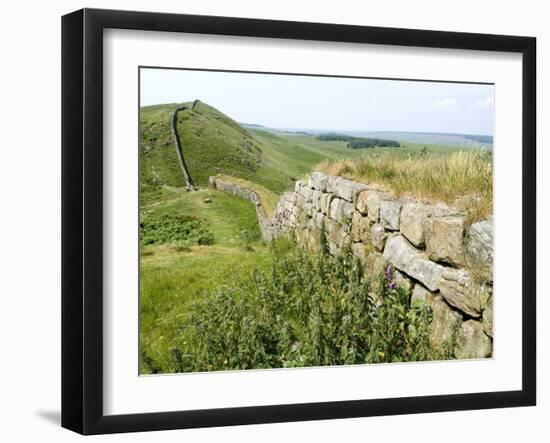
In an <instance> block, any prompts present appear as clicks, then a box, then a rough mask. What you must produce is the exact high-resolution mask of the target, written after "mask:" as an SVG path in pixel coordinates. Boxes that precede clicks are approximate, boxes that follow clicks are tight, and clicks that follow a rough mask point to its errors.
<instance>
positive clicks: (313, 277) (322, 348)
mask: <svg viewBox="0 0 550 443" xmlns="http://www.w3.org/2000/svg"><path fill="white" fill-rule="evenodd" d="M269 254H270V255H271V256H272V259H271V260H269V263H270V266H269V268H266V267H264V268H262V267H259V266H256V267H253V268H252V270H250V271H249V272H245V273H243V274H241V275H240V276H239V277H238V278H236V279H234V280H233V282H232V283H231V284H228V285H223V286H220V287H219V288H218V289H216V290H212V291H210V292H208V294H205V295H204V296H203V297H201V298H198V299H196V300H195V301H193V302H192V303H191V305H188V307H189V309H187V310H186V311H185V312H182V313H181V317H180V323H179V325H178V326H179V327H178V331H179V333H178V335H177V337H175V339H174V340H173V345H174V346H173V347H171V348H170V350H169V352H170V355H169V356H168V355H165V356H164V358H163V359H162V361H156V360H155V359H154V358H152V357H151V355H150V354H148V351H147V349H142V356H143V358H142V361H143V362H145V364H144V365H143V366H142V370H144V371H145V372H157V371H160V372H188V371H215V370H225V369H252V368H281V367H303V366H320V365H341V364H361V363H379V362H399V361H416V360H427V359H430V360H432V359H441V358H446V359H447V358H452V352H451V347H450V346H443V347H442V348H441V349H432V348H430V344H429V340H428V334H427V328H428V325H429V322H430V321H431V310H430V308H429V307H428V306H427V305H425V304H422V303H418V304H415V305H414V306H411V305H410V303H409V299H410V298H409V295H410V294H408V293H407V292H406V291H405V290H403V289H400V288H396V287H395V284H394V282H393V275H392V270H391V268H389V269H388V270H387V273H386V275H376V276H375V275H371V276H365V275H364V274H363V268H362V267H361V264H360V263H359V261H358V260H357V259H356V258H354V256H353V255H352V253H351V249H350V248H347V249H345V250H344V251H343V252H342V253H341V254H340V255H338V256H331V255H329V254H328V253H327V252H326V251H322V250H321V251H320V252H319V253H318V254H317V255H313V256H312V255H308V254H306V253H304V252H303V251H301V250H299V249H298V248H297V247H296V246H295V242H294V241H292V240H288V239H282V240H280V241H278V242H276V243H275V244H274V245H273V246H272V247H271V248H270V250H269ZM374 279H379V280H382V282H381V284H378V285H372V284H371V283H372V281H373V280H374ZM374 287H376V288H378V289H377V291H378V292H377V293H374V292H373V289H372V288H374ZM375 300H377V301H378V303H375Z"/></svg>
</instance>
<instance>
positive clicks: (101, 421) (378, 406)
mask: <svg viewBox="0 0 550 443" xmlns="http://www.w3.org/2000/svg"><path fill="white" fill-rule="evenodd" d="M108 28H118V29H132V30H147V31H171V32H185V33H198V34H216V35H226V36H248V37H267V38H279V39H301V40H316V41H327V42H329V41H332V42H352V43H369V44H377V45H398V46H411V47H413V46H415V47H424V48H427V47H429V48H453V49H470V50H482V51H502V52H511V53H519V54H522V64H523V86H522V87H523V99H522V100H523V104H522V119H523V120H522V129H523V139H522V158H523V164H522V174H523V177H522V182H523V189H522V195H523V200H522V211H523V213H522V220H523V232H522V241H523V245H522V253H523V256H522V279H523V288H522V290H523V292H522V389H521V390H517V391H504V392H478V393H468V394H457V395H435V396H419V397H402V398H391V399H370V400H355V401H333V402H324V403H306V404H278V405H265V406H259V407H236V408H223V409H207V410H189V411H170V412H160V413H142V414H131V415H109V416H106V415H104V413H103V407H102V404H103V334H102V327H103V317H102V316H103V299H102V290H103V288H102V284H103V275H102V273H103V271H102V269H103V246H102V245H103V227H102V224H103V208H102V206H103V198H102V195H103V182H102V178H103V147H102V137H103V111H102V106H103V88H102V84H103V79H102V76H103V47H102V45H103V38H102V36H103V30H105V29H108ZM535 117H536V39H535V38H533V37H517V36H503V35H485V34H471V33H456V32H441V31H423V30H412V29H391V28H378V27H364V26H349V25H339V24H320V23H301V22H287V21H274V20H257V19H244V18H233V17H210V16H196V15H177V14H164V13H150V12H128V11H110V10H98V9H83V10H79V11H76V12H73V13H71V14H68V15H65V16H63V18H62V426H63V427H65V428H68V429H71V430H73V431H76V432H79V433H82V434H105V433H116V432H133V431H152V430H162V429H179V428H194V427H211V426H229V425H240V424H256V423H274V422H286V421H301V420H320V419H333V418H348V417H363V416H380V415H393V414H415V413H425V412H437V411H458V410H468V409H488V408H502V407H515V406H532V405H535V404H536V315H535V314H536V312H535V310H536V296H535V295H536V284H535V282H536V275H535V273H536V118H535Z"/></svg>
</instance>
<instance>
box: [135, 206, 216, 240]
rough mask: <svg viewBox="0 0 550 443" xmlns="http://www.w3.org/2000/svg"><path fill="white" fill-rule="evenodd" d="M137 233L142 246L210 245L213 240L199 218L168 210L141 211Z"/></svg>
mask: <svg viewBox="0 0 550 443" xmlns="http://www.w3.org/2000/svg"><path fill="white" fill-rule="evenodd" d="M139 235H140V237H139V238H140V244H141V245H142V246H145V245H156V244H163V243H171V244H173V245H175V246H179V247H183V248H185V247H187V246H191V245H210V244H212V243H213V242H214V237H213V235H212V233H211V232H210V231H208V230H207V229H206V228H205V227H204V226H203V225H202V223H201V221H200V220H198V219H196V218H193V217H185V216H181V215H178V214H173V213H169V212H155V211H145V212H143V213H142V214H141V220H140V224H139Z"/></svg>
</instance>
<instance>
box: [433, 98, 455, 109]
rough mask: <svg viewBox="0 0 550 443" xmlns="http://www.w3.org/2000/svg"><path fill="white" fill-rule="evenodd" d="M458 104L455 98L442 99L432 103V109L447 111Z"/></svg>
mask: <svg viewBox="0 0 550 443" xmlns="http://www.w3.org/2000/svg"><path fill="white" fill-rule="evenodd" d="M457 103H458V100H457V99H456V98H442V99H441V100H437V101H436V102H434V104H433V107H434V108H436V109H448V108H452V107H453V106H455V105H456V104H457Z"/></svg>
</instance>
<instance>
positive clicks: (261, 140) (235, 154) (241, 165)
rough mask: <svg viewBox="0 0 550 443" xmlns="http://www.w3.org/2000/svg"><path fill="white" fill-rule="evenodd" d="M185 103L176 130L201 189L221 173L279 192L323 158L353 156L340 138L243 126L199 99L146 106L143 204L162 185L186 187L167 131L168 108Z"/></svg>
mask: <svg viewBox="0 0 550 443" xmlns="http://www.w3.org/2000/svg"><path fill="white" fill-rule="evenodd" d="M184 105H185V106H188V107H189V108H192V109H187V110H184V111H180V112H179V113H178V127H177V129H178V134H179V137H180V144H181V146H182V149H183V153H184V157H185V161H186V163H187V167H188V169H189V172H190V174H191V177H192V179H193V181H194V182H195V184H197V185H198V186H199V187H206V185H207V183H208V177H210V176H212V175H216V174H220V173H221V174H226V175H229V176H232V177H237V178H242V179H245V180H248V181H250V182H253V183H257V184H259V185H261V186H263V187H265V188H267V189H269V190H271V191H273V192H275V193H277V194H280V193H282V192H284V191H286V190H289V189H291V188H292V187H293V185H294V182H295V181H296V180H297V179H299V178H300V177H302V176H303V175H304V174H307V173H308V172H310V171H311V169H312V167H313V166H314V165H316V164H317V163H319V162H321V161H322V160H325V159H334V160H338V159H341V158H343V157H349V156H353V155H354V154H355V153H352V152H350V151H351V150H350V149H348V148H346V144H345V143H342V142H339V141H332V142H326V141H325V142H321V141H319V140H316V139H315V138H314V137H311V136H307V135H299V134H298V135H296V134H284V133H280V134H274V133H271V132H267V131H264V130H262V129H250V128H249V129H245V128H243V127H241V126H240V125H239V124H238V123H237V122H236V121H234V120H233V119H231V118H230V117H228V116H227V115H225V114H223V113H222V112H220V111H218V110H217V109H215V108H213V107H211V106H209V105H207V104H205V103H203V102H200V101H197V102H196V104H195V106H193V102H187V103H171V104H166V105H154V106H146V107H142V108H141V110H140V162H141V163H140V180H141V196H142V199H141V201H142V204H147V203H149V202H152V201H158V200H159V199H161V200H162V198H163V192H164V191H165V188H166V187H181V186H184V180H183V176H182V173H181V170H180V169H179V164H178V159H177V155H176V151H175V148H174V144H173V140H172V135H171V132H170V117H171V115H172V112H173V111H174V110H175V109H176V108H177V107H178V106H184Z"/></svg>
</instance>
